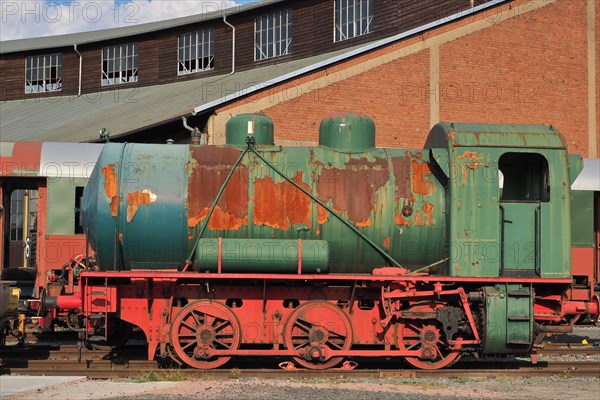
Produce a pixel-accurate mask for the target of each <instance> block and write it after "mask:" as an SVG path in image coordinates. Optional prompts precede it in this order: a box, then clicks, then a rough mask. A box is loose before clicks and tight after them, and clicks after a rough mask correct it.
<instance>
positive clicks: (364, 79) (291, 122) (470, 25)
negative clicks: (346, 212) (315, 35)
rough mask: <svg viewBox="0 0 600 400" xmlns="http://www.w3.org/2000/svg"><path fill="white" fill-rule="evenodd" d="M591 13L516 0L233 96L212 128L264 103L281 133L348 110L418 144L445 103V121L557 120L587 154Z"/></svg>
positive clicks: (382, 133) (300, 137)
mask: <svg viewBox="0 0 600 400" xmlns="http://www.w3.org/2000/svg"><path fill="white" fill-rule="evenodd" d="M598 8H600V6H599V5H598V2H597V1H596V10H595V12H596V15H598V12H599V11H598ZM586 15H587V4H586V2H585V1H580V0H557V1H554V2H552V1H548V2H543V1H526V0H523V1H516V2H512V3H510V4H508V5H504V6H501V7H497V8H494V9H493V10H489V11H486V12H485V13H483V14H480V15H478V16H475V17H469V18H465V19H463V20H461V21H458V22H455V23H451V24H447V25H444V26H442V27H440V28H438V29H436V30H433V31H430V32H427V33H426V34H425V35H421V36H419V37H416V38H410V39H408V40H405V41H403V42H401V43H396V44H394V45H390V46H387V47H385V48H382V49H379V50H377V51H373V52H371V53H370V54H367V55H363V56H361V57H357V58H355V59H353V60H349V61H347V62H343V63H341V64H339V65H336V66H334V67H330V68H327V69H326V70H324V71H319V72H316V73H313V74H310V75H307V76H303V77H301V78H298V79H295V80H294V81H292V82H288V83H286V84H284V85H279V86H277V87H274V88H271V89H269V90H267V91H264V92H261V93H259V94H255V95H252V96H249V97H247V98H245V99H243V100H240V101H237V102H234V103H231V104H229V105H227V106H225V107H223V108H221V109H219V110H217V114H216V116H215V124H214V126H215V129H216V131H215V132H214V136H213V137H214V138H215V140H216V141H217V142H219V141H220V140H221V139H220V138H221V137H222V135H223V132H222V131H219V129H220V128H218V127H219V126H223V122H224V121H225V120H226V119H227V118H229V116H230V115H232V114H237V113H239V112H253V111H258V112H263V113H265V114H266V115H268V116H270V117H271V118H273V120H274V122H275V131H276V140H280V141H281V140H285V141H294V140H297V141H309V142H316V141H317V140H318V125H319V121H320V120H321V118H322V117H323V116H324V115H325V114H326V113H327V112H329V111H344V110H347V111H356V112H364V113H367V114H369V115H371V116H372V117H373V118H374V120H375V123H376V124H377V145H378V146H392V147H417V148H418V147H422V146H423V144H424V141H425V138H426V135H427V132H428V131H429V128H430V115H434V114H430V113H432V112H434V111H435V110H433V109H432V108H438V109H439V119H440V120H445V121H465V122H490V123H491V122H498V123H544V124H552V125H554V126H556V127H557V128H558V129H559V130H561V132H563V134H565V136H566V137H567V140H568V143H569V146H570V149H571V151H573V152H579V153H581V154H583V155H584V156H586V157H587V156H589V154H588V147H589V146H588V141H589V140H590V139H589V136H590V135H589V130H588V99H587V90H588V84H587V73H588V70H587V24H586V23H585V21H586V20H587V17H586ZM598 19H599V18H598V17H596V48H597V49H598V45H599V43H600V39H599V36H598V33H599V31H600V29H599V28H598ZM433 46H439V65H437V66H436V65H431V63H430V53H431V52H430V48H431V47H433ZM597 54H600V52H599V51H598V50H597ZM596 60H598V58H596ZM597 65H598V63H597ZM432 68H439V77H440V79H439V82H437V81H431V80H430V76H435V75H430V72H431V70H432ZM597 69H598V67H597ZM597 76H598V73H597ZM597 82H599V83H600V81H599V80H598V79H597ZM598 87H600V84H597V90H600V89H598ZM431 96H435V97H434V98H432V97H431ZM596 98H597V99H598V95H596ZM438 101H439V102H438ZM596 101H597V103H600V102H598V100H596ZM436 102H438V103H437V104H436ZM599 114H600V109H599V110H598V112H597V115H599ZM598 124H599V129H600V121H599V122H598ZM596 133H597V132H596Z"/></svg>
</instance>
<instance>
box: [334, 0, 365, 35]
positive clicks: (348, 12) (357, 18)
mask: <svg viewBox="0 0 600 400" xmlns="http://www.w3.org/2000/svg"><path fill="white" fill-rule="evenodd" d="M372 31H373V0H335V33H334V41H336V42H339V41H342V40H346V39H350V38H353V37H356V36H361V35H366V34H367V33H370V32H372Z"/></svg>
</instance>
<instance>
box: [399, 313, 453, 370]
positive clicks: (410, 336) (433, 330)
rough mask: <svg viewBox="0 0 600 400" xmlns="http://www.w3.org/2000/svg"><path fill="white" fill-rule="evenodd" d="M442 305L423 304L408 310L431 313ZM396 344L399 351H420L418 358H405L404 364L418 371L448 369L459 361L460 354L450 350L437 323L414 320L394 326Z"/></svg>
mask: <svg viewBox="0 0 600 400" xmlns="http://www.w3.org/2000/svg"><path fill="white" fill-rule="evenodd" d="M442 307H443V304H437V303H424V304H417V305H415V306H412V307H411V308H410V310H409V311H410V312H426V313H431V312H434V311H436V310H438V309H440V308H442ZM396 343H397V345H398V348H399V349H400V350H420V352H421V356H420V357H405V360H406V362H408V363H409V364H410V365H412V366H414V367H417V368H419V369H429V370H432V369H439V368H444V367H448V366H450V365H452V364H454V363H455V362H457V361H458V360H459V359H460V352H459V351H456V350H452V349H450V346H449V345H448V343H447V341H446V338H445V335H444V333H443V328H442V326H441V324H440V323H439V322H438V321H435V320H426V319H415V320H410V321H403V322H401V323H399V324H397V326H396Z"/></svg>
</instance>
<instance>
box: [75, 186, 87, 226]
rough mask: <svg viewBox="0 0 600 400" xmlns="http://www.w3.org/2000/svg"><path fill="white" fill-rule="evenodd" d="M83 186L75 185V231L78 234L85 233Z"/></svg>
mask: <svg viewBox="0 0 600 400" xmlns="http://www.w3.org/2000/svg"><path fill="white" fill-rule="evenodd" d="M83 189H84V188H83V186H75V229H74V231H73V232H75V233H76V234H82V233H85V232H84V230H83V218H82V217H83V212H82V211H81V207H82V205H83Z"/></svg>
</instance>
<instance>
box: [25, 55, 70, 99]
mask: <svg viewBox="0 0 600 400" xmlns="http://www.w3.org/2000/svg"><path fill="white" fill-rule="evenodd" d="M61 89H62V54H49V55H45V56H31V57H27V58H25V93H42V92H57V91H59V90H61Z"/></svg>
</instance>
